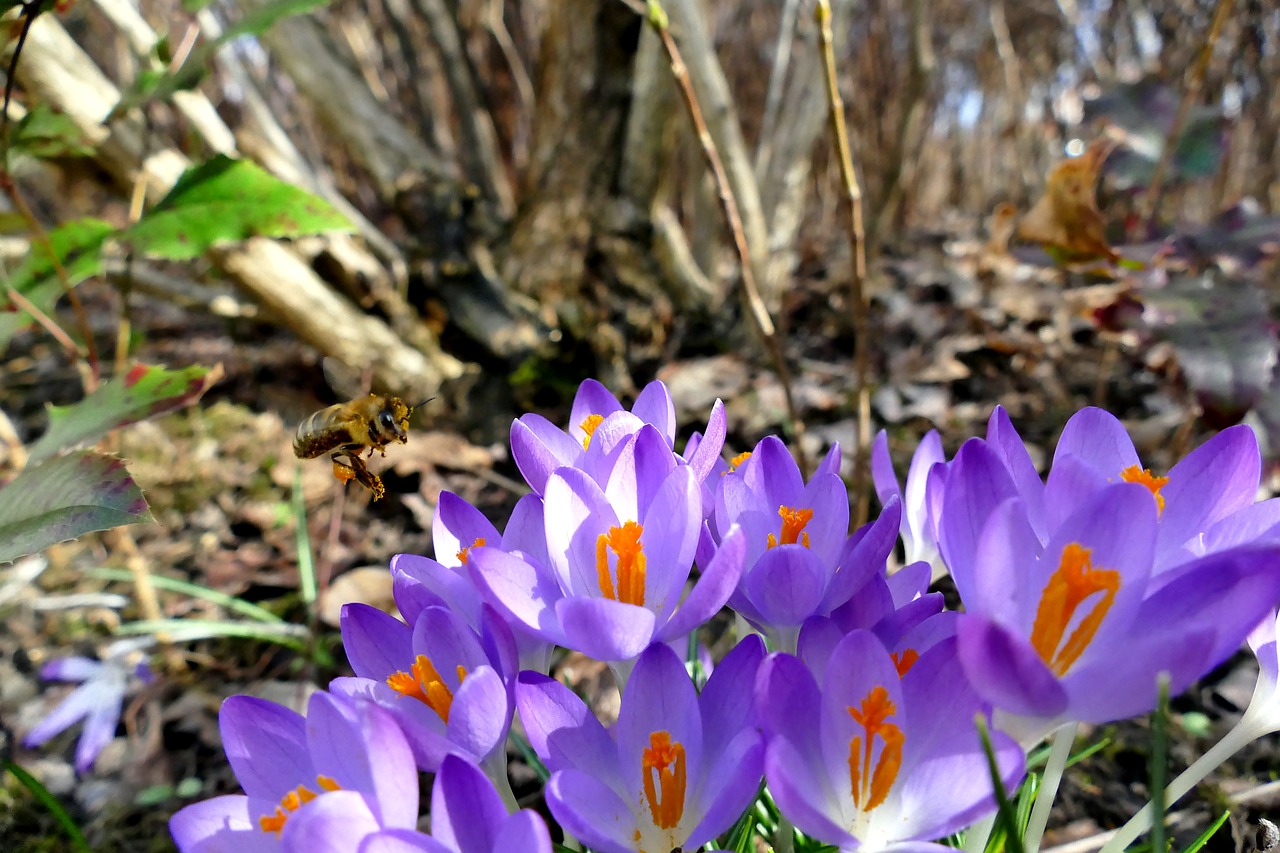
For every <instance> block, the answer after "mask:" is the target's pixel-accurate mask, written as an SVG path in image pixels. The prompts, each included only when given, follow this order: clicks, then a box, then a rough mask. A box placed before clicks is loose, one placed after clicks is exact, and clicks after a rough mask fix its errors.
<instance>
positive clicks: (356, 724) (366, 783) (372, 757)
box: [307, 693, 418, 828]
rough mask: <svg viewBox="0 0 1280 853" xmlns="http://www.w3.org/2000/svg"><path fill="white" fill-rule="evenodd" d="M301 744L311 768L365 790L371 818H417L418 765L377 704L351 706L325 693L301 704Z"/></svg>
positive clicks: (400, 822)
mask: <svg viewBox="0 0 1280 853" xmlns="http://www.w3.org/2000/svg"><path fill="white" fill-rule="evenodd" d="M307 744H308V746H309V747H310V750H311V754H312V755H313V756H315V766H316V772H317V773H323V774H324V775H326V776H329V777H331V778H333V779H335V780H337V782H338V784H340V785H342V786H343V788H344V789H353V790H356V791H360V792H363V793H366V794H368V795H369V796H370V797H371V798H372V801H371V802H370V803H369V806H370V808H371V809H372V810H373V811H374V816H375V818H376V819H377V821H378V822H379V823H380V824H381V825H382V826H386V827H402V828H412V827H413V826H414V825H415V824H416V823H417V820H418V770H417V768H416V767H415V766H414V762H413V754H412V753H411V752H410V750H409V744H408V742H407V741H406V740H405V737H404V734H403V733H402V732H401V731H400V728H399V726H397V725H396V722H395V720H394V719H393V718H392V716H391V714H390V713H388V712H387V711H385V710H383V709H382V708H380V707H378V706H377V705H373V704H362V705H358V706H357V705H355V704H353V703H351V702H347V701H344V700H341V699H338V698H337V697H334V696H330V695H329V694H327V693H314V694H312V696H311V700H310V701H309V702H308V703H307Z"/></svg>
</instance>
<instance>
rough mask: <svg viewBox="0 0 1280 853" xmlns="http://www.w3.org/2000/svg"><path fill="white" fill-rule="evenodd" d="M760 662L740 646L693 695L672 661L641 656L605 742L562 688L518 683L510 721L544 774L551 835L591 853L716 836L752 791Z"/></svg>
mask: <svg viewBox="0 0 1280 853" xmlns="http://www.w3.org/2000/svg"><path fill="white" fill-rule="evenodd" d="M763 656H764V645H763V643H761V641H760V639H759V638H758V637H748V638H747V639H745V640H743V641H742V642H741V643H739V644H738V646H737V647H735V648H734V650H733V651H731V652H730V653H729V654H728V655H726V656H725V657H724V659H723V660H722V661H720V663H719V665H718V666H717V667H716V669H715V672H713V673H712V675H711V678H710V679H709V680H708V681H707V684H706V687H705V688H704V689H703V691H702V694H701V695H698V692H697V690H696V689H695V688H694V686H693V682H692V681H691V680H690V679H689V675H688V673H686V672H685V669H684V664H683V663H681V661H680V658H679V657H678V656H677V655H676V654H675V653H674V652H672V651H671V650H670V649H669V648H667V647H666V646H664V645H654V646H650V647H649V648H648V649H647V650H646V651H645V652H644V654H642V655H641V656H640V658H639V660H638V661H637V663H636V666H635V670H634V671H633V672H632V674H631V679H630V681H629V682H628V683H627V686H626V689H625V690H624V691H623V694H622V707H621V710H620V711H619V714H618V723H617V726H616V728H615V730H614V732H613V733H612V734H611V733H610V732H608V731H606V730H605V728H604V726H602V725H601V724H600V723H599V722H598V721H597V720H596V718H595V715H594V714H592V713H591V710H590V709H589V708H587V706H586V705H585V704H583V702H582V700H581V699H579V698H578V697H577V696H575V695H574V694H573V692H572V691H570V690H569V688H567V687H565V686H564V685H562V684H560V683H559V682H556V681H554V680H552V679H550V678H548V677H546V676H543V675H539V674H536V673H529V672H526V673H522V674H521V676H520V678H519V680H518V681H517V683H516V702H517V704H518V705H519V707H520V719H521V720H522V721H523V722H524V724H525V727H526V730H527V731H528V734H529V742H530V743H531V744H532V745H533V747H534V749H535V750H537V752H538V755H539V757H541V758H542V760H543V761H544V762H545V763H546V765H547V769H549V770H551V771H552V776H551V779H550V781H549V782H548V783H547V791H546V796H547V805H548V806H549V807H550V808H551V813H552V814H553V815H555V817H556V820H557V821H559V822H560V825H561V826H563V827H564V828H565V830H566V831H567V832H569V833H571V834H572V835H574V836H575V837H577V838H579V839H581V840H582V841H583V842H585V843H586V844H587V845H588V846H590V847H591V848H592V849H593V850H598V851H600V853H636V851H664V853H665V851H668V850H676V849H684V850H696V849H699V848H700V847H701V846H702V845H703V844H705V843H707V842H708V841H710V840H711V839H713V838H714V837H715V836H716V835H718V834H720V833H721V832H724V831H725V830H726V829H728V828H729V827H730V826H731V825H732V824H733V822H734V821H735V820H736V819H737V818H738V816H739V815H741V814H742V812H743V810H744V809H745V808H746V807H747V806H748V805H750V803H751V801H752V800H753V799H754V798H755V795H756V791H757V789H758V788H759V785H760V778H761V766H762V759H763V743H762V740H761V737H760V733H759V731H758V729H757V721H756V719H755V713H754V711H753V710H752V702H751V692H752V685H753V682H754V679H755V673H756V670H757V668H758V666H759V663H760V660H761V658H763Z"/></svg>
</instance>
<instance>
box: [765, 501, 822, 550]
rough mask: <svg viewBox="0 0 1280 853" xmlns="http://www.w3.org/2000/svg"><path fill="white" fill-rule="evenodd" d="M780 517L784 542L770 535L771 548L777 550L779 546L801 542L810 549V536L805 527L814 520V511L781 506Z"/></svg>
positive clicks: (779, 509)
mask: <svg viewBox="0 0 1280 853" xmlns="http://www.w3.org/2000/svg"><path fill="white" fill-rule="evenodd" d="M778 515H780V516H782V541H781V542H779V541H778V537H777V536H774V535H773V534H772V533H770V534H769V547H770V548H776V547H777V546H778V545H779V544H781V545H794V544H796V543H797V542H799V543H800V544H801V545H803V546H804V547H806V548H808V547H809V534H808V533H806V532H805V529H804V526H805V525H806V524H808V523H809V522H810V521H811V520H812V519H813V510H811V509H792V508H791V507H789V506H780V507H778Z"/></svg>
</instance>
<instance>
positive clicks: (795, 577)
mask: <svg viewBox="0 0 1280 853" xmlns="http://www.w3.org/2000/svg"><path fill="white" fill-rule="evenodd" d="M839 469H840V448H839V445H836V446H835V447H833V448H832V450H831V452H830V453H828V454H827V457H826V458H825V459H824V460H823V461H822V463H821V464H820V465H819V466H818V470H817V471H815V472H814V475H813V477H811V478H810V480H809V482H808V483H807V484H806V483H805V482H804V480H803V479H802V477H801V476H800V469H799V467H798V466H797V465H796V462H795V459H793V458H792V456H791V454H790V452H788V451H787V448H786V446H785V445H784V444H783V443H782V442H781V441H780V440H779V439H778V438H776V437H774V436H769V437H767V438H765V439H763V440H762V441H761V442H760V443H759V444H758V445H756V448H755V450H754V451H752V453H751V456H750V458H748V459H747V460H746V461H744V462H742V463H741V464H740V465H738V466H737V468H736V469H735V470H734V471H733V472H732V473H730V474H726V475H725V476H724V477H722V478H721V481H720V488H719V489H718V490H717V492H716V508H715V513H714V515H713V516H712V519H711V520H710V521H709V522H708V526H707V530H708V534H709V535H707V536H704V537H703V539H702V542H701V543H700V554H699V557H700V558H705V555H706V554H707V552H708V551H709V550H710V548H711V547H713V542H714V541H715V540H716V539H717V538H719V536H720V535H721V534H722V532H723V531H727V530H728V529H730V527H731V526H737V527H741V528H742V529H744V530H746V531H747V543H746V547H747V554H746V560H745V567H744V569H743V572H742V580H741V582H740V583H739V585H738V588H737V590H736V591H735V592H734V594H733V596H732V597H731V598H730V599H729V606H730V607H731V608H733V610H734V611H735V612H737V613H738V614H740V615H741V616H742V617H743V618H745V619H746V620H747V621H748V622H750V623H751V624H752V625H753V626H755V627H756V628H757V629H759V630H760V631H761V632H763V633H764V634H765V636H766V637H768V638H769V639H770V641H771V642H772V643H773V644H774V646H775V647H776V648H781V649H794V648H795V640H796V635H797V634H798V633H799V631H800V626H801V625H802V624H804V621H805V620H806V619H808V618H810V617H811V616H815V615H816V616H825V615H828V614H830V613H831V612H832V611H833V610H835V609H836V608H838V607H840V606H841V605H843V604H845V603H846V602H847V601H849V599H850V598H851V597H852V596H853V595H854V594H855V593H856V592H857V591H858V590H859V589H860V588H861V587H862V586H863V585H864V584H865V583H866V582H867V580H868V579H869V578H870V577H871V576H872V575H873V574H875V572H876V571H877V570H879V571H883V570H884V566H885V561H886V560H887V558H888V556H889V552H890V551H891V550H892V549H893V543H894V540H895V539H896V538H897V535H898V527H899V519H900V513H901V507H902V504H901V502H900V501H898V500H896V499H890V500H889V502H888V505H887V506H886V507H885V510H884V512H883V513H882V514H881V515H880V518H879V519H878V520H876V521H875V522H872V523H871V524H868V525H866V526H864V527H863V528H861V529H860V530H858V531H857V532H856V533H854V534H853V536H851V537H848V538H847V539H846V532H847V531H848V529H849V495H848V491H847V490H846V489H845V485H844V481H843V480H841V479H840V477H839V475H838V474H837V472H838V471H839Z"/></svg>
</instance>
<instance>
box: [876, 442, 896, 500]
mask: <svg viewBox="0 0 1280 853" xmlns="http://www.w3.org/2000/svg"><path fill="white" fill-rule="evenodd" d="M871 482H872V483H873V484H874V485H875V488H876V497H878V498H879V499H880V503H881V504H884V503H887V502H888V500H889V498H892V497H899V498H900V497H902V489H901V487H900V486H899V485H898V475H897V473H896V472H895V471H894V470H893V459H892V458H890V456H889V434H888V433H887V432H885V431H884V430H880V431H879V432H878V433H876V437H875V440H874V441H873V442H871Z"/></svg>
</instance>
